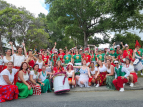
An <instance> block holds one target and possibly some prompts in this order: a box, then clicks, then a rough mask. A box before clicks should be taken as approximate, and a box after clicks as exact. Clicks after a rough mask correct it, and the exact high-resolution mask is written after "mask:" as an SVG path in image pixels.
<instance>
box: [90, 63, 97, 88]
mask: <svg viewBox="0 0 143 107" xmlns="http://www.w3.org/2000/svg"><path fill="white" fill-rule="evenodd" d="M97 72H98V69H97V67H95V63H94V62H91V68H90V73H91V77H92V78H89V81H88V82H89V83H88V84H89V86H91V85H92V84H94V85H95V75H96V74H97Z"/></svg>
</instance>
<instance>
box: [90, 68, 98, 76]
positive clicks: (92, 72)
mask: <svg viewBox="0 0 143 107" xmlns="http://www.w3.org/2000/svg"><path fill="white" fill-rule="evenodd" d="M96 71H98V69H97V67H95V68H94V71H91V69H90V72H91V74H92V75H94V74H95V72H96Z"/></svg>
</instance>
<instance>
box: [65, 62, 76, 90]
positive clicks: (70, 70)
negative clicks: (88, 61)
mask: <svg viewBox="0 0 143 107" xmlns="http://www.w3.org/2000/svg"><path fill="white" fill-rule="evenodd" d="M66 72H67V75H68V81H69V85H70V86H72V88H74V86H75V72H74V70H73V64H72V63H68V65H67V71H66Z"/></svg>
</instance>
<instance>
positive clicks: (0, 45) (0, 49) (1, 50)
mask: <svg viewBox="0 0 143 107" xmlns="http://www.w3.org/2000/svg"><path fill="white" fill-rule="evenodd" d="M1 38H2V37H1V34H0V53H2V54H3V48H2V39H1Z"/></svg>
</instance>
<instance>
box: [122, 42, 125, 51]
mask: <svg viewBox="0 0 143 107" xmlns="http://www.w3.org/2000/svg"><path fill="white" fill-rule="evenodd" d="M121 45H122V47H123V50H124V49H125V46H124V45H123V42H121Z"/></svg>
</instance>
